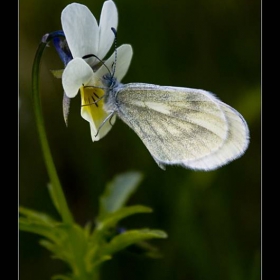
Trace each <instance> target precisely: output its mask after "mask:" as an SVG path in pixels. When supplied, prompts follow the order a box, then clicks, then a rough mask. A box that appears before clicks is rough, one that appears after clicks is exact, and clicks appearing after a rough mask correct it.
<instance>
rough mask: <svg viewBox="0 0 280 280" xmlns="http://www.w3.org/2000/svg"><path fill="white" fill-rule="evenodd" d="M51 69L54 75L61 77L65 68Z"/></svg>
mask: <svg viewBox="0 0 280 280" xmlns="http://www.w3.org/2000/svg"><path fill="white" fill-rule="evenodd" d="M50 71H51V73H52V74H53V75H54V77H55V78H57V79H61V78H62V74H63V71H64V69H59V70H50Z"/></svg>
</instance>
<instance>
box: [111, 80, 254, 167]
mask: <svg viewBox="0 0 280 280" xmlns="http://www.w3.org/2000/svg"><path fill="white" fill-rule="evenodd" d="M117 90H118V91H117V95H116V100H115V103H116V108H117V111H116V112H117V114H118V116H119V117H120V118H121V119H122V120H123V121H124V122H125V123H126V124H127V125H129V126H130V127H131V128H132V129H133V130H134V131H135V132H136V133H137V135H138V136H139V137H140V138H141V140H142V141H143V142H144V144H145V146H146V147H147V149H148V150H149V151H150V153H151V155H152V156H153V158H154V159H155V161H156V162H157V163H158V164H159V166H160V167H162V168H164V165H182V166H184V167H186V168H190V169H195V170H213V169H216V168H218V167H220V166H222V165H224V164H227V163H229V162H230V161H232V160H234V159H236V158H238V157H240V156H241V155H242V154H243V153H244V152H245V150H246V148H247V146H248V142H249V130H248V127H247V124H246V122H245V120H244V119H243V117H242V116H241V115H240V114H239V113H238V112H237V111H236V110H235V109H233V108H231V107H230V106H228V105H227V104H225V103H223V102H221V101H220V100H218V99H217V98H216V97H215V96H214V95H213V94H211V93H209V92H207V91H204V90H198V89H190V88H179V87H165V86H156V85H149V84H140V83H132V84H127V85H122V87H119V88H118V89H117Z"/></svg>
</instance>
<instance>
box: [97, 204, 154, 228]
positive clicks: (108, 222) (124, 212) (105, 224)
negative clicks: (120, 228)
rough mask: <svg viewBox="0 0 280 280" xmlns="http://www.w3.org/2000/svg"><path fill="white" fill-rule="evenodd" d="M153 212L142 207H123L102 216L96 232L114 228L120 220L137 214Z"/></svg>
mask: <svg viewBox="0 0 280 280" xmlns="http://www.w3.org/2000/svg"><path fill="white" fill-rule="evenodd" d="M152 211H153V210H152V209H151V208H149V207H146V206H142V205H134V206H127V207H123V208H121V209H119V210H117V211H115V212H114V213H108V214H107V215H105V216H103V219H102V220H101V221H99V223H98V224H97V229H98V230H105V229H108V228H110V227H114V226H115V225H116V224H117V223H118V222H119V221H120V220H122V219H124V218H126V217H128V216H131V215H134V214H138V213H151V212H152Z"/></svg>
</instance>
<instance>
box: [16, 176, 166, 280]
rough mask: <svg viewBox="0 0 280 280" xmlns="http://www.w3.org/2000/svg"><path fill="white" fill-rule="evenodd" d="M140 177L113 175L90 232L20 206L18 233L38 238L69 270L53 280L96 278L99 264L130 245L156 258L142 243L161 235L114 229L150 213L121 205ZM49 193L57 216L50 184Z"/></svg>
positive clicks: (142, 230)
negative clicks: (25, 232) (127, 220)
mask: <svg viewBox="0 0 280 280" xmlns="http://www.w3.org/2000/svg"><path fill="white" fill-rule="evenodd" d="M142 177H143V176H142V174H140V173H138V172H128V173H125V174H121V175H119V176H116V177H115V178H114V179H113V180H112V181H111V182H110V183H108V184H107V186H106V188H105V191H104V193H103V194H102V195H101V197H100V205H99V209H100V210H99V215H98V217H97V219H96V226H95V227H94V228H93V229H92V226H91V225H90V224H87V225H85V226H84V227H81V226H80V225H78V224H76V223H73V224H70V225H69V224H68V223H65V222H62V221H57V220H55V219H53V218H52V217H50V216H48V215H47V214H45V213H40V212H37V211H35V210H30V209H27V208H24V207H20V209H19V212H20V217H19V228H20V230H22V231H27V232H31V233H35V234H38V235H40V236H42V237H43V239H42V240H40V244H41V246H43V247H45V248H46V249H48V250H49V251H51V252H52V254H53V257H54V258H57V259H60V260H62V261H64V262H66V263H67V264H68V266H69V268H70V269H71V273H69V275H56V276H54V277H53V278H52V279H53V280H58V279H61V280H70V279H72V280H78V279H83V280H86V279H91V280H92V279H99V275H98V270H99V267H100V265H101V264H102V263H103V262H105V261H107V260H110V259H112V256H113V255H114V254H116V253H117V252H119V251H121V250H124V249H126V248H128V247H129V246H131V245H134V246H139V247H140V248H142V249H145V251H146V255H147V256H150V257H156V256H158V255H157V254H156V250H155V249H154V248H153V247H152V246H149V244H148V243H146V242H145V241H146V240H149V239H153V238H166V237H167V235H166V233H165V232H163V231H161V230H153V229H148V228H144V229H133V230H125V231H123V232H120V230H119V229H118V223H119V221H121V220H122V219H124V218H126V217H128V216H131V215H134V214H140V213H151V212H152V209H150V208H149V207H146V206H142V205H135V206H125V204H126V202H127V201H128V199H129V197H130V196H131V195H132V194H133V193H134V192H135V190H136V188H137V187H138V185H139V184H140V182H141V180H142ZM49 192H50V196H51V199H52V201H53V204H54V206H55V207H56V208H57V210H58V212H59V213H60V212H61V211H60V209H59V208H58V204H57V199H56V196H55V194H54V192H53V191H52V188H51V185H49Z"/></svg>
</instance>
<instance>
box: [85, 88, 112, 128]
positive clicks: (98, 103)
mask: <svg viewBox="0 0 280 280" xmlns="http://www.w3.org/2000/svg"><path fill="white" fill-rule="evenodd" d="M80 93H81V98H82V109H83V110H86V111H87V112H88V114H90V115H91V117H92V119H93V121H94V122H95V124H97V125H98V124H101V123H102V121H103V120H104V119H105V118H106V116H107V115H108V114H107V113H106V112H105V111H104V109H103V106H104V99H103V95H104V90H103V89H100V88H95V87H81V88H80Z"/></svg>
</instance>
